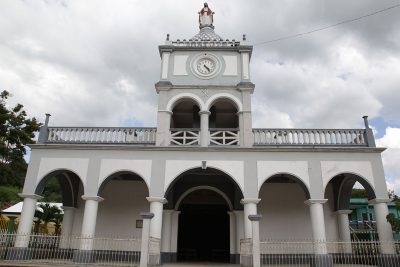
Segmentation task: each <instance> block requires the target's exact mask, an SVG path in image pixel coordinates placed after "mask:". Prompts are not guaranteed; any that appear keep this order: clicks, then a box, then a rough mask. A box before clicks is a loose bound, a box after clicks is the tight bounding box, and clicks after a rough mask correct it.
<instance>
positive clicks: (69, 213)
mask: <svg viewBox="0 0 400 267" xmlns="http://www.w3.org/2000/svg"><path fill="white" fill-rule="evenodd" d="M61 208H62V209H63V211H64V215H63V221H62V229H61V242H60V248H68V247H69V246H68V245H69V240H70V239H71V235H72V228H73V225H74V215H75V208H74V207H65V206H62V207H61Z"/></svg>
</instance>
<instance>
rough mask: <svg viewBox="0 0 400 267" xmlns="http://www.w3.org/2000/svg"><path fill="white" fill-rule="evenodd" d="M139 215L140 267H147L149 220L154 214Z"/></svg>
mask: <svg viewBox="0 0 400 267" xmlns="http://www.w3.org/2000/svg"><path fill="white" fill-rule="evenodd" d="M140 215H141V216H142V219H143V228H142V243H141V246H140V267H147V262H148V260H149V234H150V233H149V232H150V220H151V219H152V218H153V217H154V214H153V213H150V212H142V213H140Z"/></svg>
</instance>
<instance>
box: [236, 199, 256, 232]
mask: <svg viewBox="0 0 400 267" xmlns="http://www.w3.org/2000/svg"><path fill="white" fill-rule="evenodd" d="M260 200H261V199H258V198H244V199H242V200H241V201H240V203H241V204H242V205H244V214H243V217H244V238H251V237H252V233H251V232H252V231H251V222H250V220H249V215H254V214H257V204H258V203H259V202H260Z"/></svg>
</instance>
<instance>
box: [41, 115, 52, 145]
mask: <svg viewBox="0 0 400 267" xmlns="http://www.w3.org/2000/svg"><path fill="white" fill-rule="evenodd" d="M50 116H51V115H50V114H49V113H46V120H45V121H44V125H43V126H42V127H41V128H40V131H39V137H38V144H44V143H46V141H47V138H48V134H49V131H48V127H49V120H50Z"/></svg>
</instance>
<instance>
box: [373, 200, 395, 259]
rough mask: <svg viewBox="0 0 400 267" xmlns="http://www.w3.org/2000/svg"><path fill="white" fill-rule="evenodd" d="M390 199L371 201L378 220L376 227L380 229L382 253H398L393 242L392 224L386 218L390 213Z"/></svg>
mask: <svg viewBox="0 0 400 267" xmlns="http://www.w3.org/2000/svg"><path fill="white" fill-rule="evenodd" d="M388 202H390V199H373V200H371V201H369V203H371V204H373V205H374V213H375V220H376V229H377V231H378V236H379V241H380V242H381V243H380V244H381V252H382V254H396V252H395V248H394V243H393V231H392V226H391V225H390V223H388V221H387V220H386V216H387V215H388V214H389V209H388V206H387V203H388Z"/></svg>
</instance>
